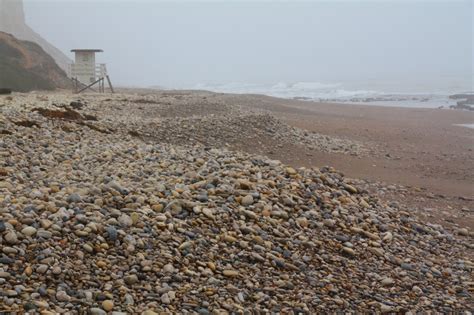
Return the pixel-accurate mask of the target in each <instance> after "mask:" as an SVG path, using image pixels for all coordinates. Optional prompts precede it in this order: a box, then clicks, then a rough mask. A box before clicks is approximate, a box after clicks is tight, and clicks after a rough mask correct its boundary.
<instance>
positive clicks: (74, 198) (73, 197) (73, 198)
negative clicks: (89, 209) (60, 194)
mask: <svg viewBox="0 0 474 315" xmlns="http://www.w3.org/2000/svg"><path fill="white" fill-rule="evenodd" d="M81 200H82V198H81V196H80V195H79V194H70V195H69V196H68V197H67V202H69V203H78V202H81Z"/></svg>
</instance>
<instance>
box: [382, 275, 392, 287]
mask: <svg viewBox="0 0 474 315" xmlns="http://www.w3.org/2000/svg"><path fill="white" fill-rule="evenodd" d="M380 283H381V284H382V285H383V286H391V285H392V284H394V281H393V279H392V278H388V277H386V278H383V279H382V281H380Z"/></svg>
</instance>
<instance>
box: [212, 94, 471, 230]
mask: <svg viewBox="0 0 474 315" xmlns="http://www.w3.org/2000/svg"><path fill="white" fill-rule="evenodd" d="M220 98H221V99H222V102H226V103H232V104H245V105H247V106H249V107H252V108H260V109H265V110H269V111H271V112H272V113H273V114H274V115H275V116H277V117H279V118H280V119H282V120H284V121H285V122H287V123H288V124H290V125H293V126H295V127H299V128H303V129H307V130H309V131H314V132H318V133H321V134H325V135H329V136H337V137H343V138H347V139H351V140H356V141H361V142H364V143H371V144H374V145H375V146H376V147H377V149H376V151H377V154H374V155H372V156H368V157H360V156H351V155H343V154H330V153H322V152H311V153H310V154H311V155H309V154H308V153H307V152H304V150H302V151H300V152H298V150H295V148H291V150H285V148H283V149H281V150H275V152H273V154H270V156H272V157H274V158H280V159H281V160H282V161H284V162H286V163H289V164H292V165H295V166H307V167H310V166H322V165H330V166H333V167H335V168H336V169H339V170H341V171H343V172H344V173H345V174H346V175H347V176H350V177H354V178H362V179H367V180H374V181H381V182H385V183H387V184H389V185H390V184H400V185H404V186H407V187H413V190H412V191H413V192H414V193H413V194H409V195H404V196H391V197H395V198H396V197H398V198H403V199H404V201H405V202H408V203H410V204H411V205H413V206H414V207H417V208H419V210H420V211H421V212H424V213H422V215H424V216H427V217H428V219H430V220H433V221H439V222H444V223H446V220H448V222H456V223H458V224H460V225H463V226H466V225H467V226H470V227H473V226H474V220H473V219H472V211H474V202H473V201H474V130H473V129H470V128H466V127H463V126H459V125H458V124H472V123H473V122H474V113H472V112H468V111H460V110H447V109H420V108H397V107H379V106H368V105H347V104H328V103H316V102H305V101H293V100H283V99H278V98H272V97H266V96H257V95H220ZM387 195H390V193H389V194H387Z"/></svg>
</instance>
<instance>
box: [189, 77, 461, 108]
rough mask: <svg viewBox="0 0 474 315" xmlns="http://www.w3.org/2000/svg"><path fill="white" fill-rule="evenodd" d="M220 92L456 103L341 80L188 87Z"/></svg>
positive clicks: (378, 102) (354, 101) (354, 100)
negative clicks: (353, 86)
mask: <svg viewBox="0 0 474 315" xmlns="http://www.w3.org/2000/svg"><path fill="white" fill-rule="evenodd" d="M187 88H191V89H197V90H208V91H212V92H219V93H235V94H263V95H268V96H274V97H280V98H286V99H295V98H296V99H305V100H311V101H325V102H346V103H351V104H366V105H367V104H368V105H377V106H397V107H419V108H438V107H443V108H449V106H450V105H453V104H455V102H453V100H449V98H448V96H449V94H443V93H426V94H421V93H419V94H417V93H403V92H401V93H384V92H381V91H375V90H359V89H347V88H346V87H344V86H343V84H341V83H322V82H294V83H288V82H279V83H276V84H249V83H237V82H234V83H227V84H198V85H196V86H193V87H187Z"/></svg>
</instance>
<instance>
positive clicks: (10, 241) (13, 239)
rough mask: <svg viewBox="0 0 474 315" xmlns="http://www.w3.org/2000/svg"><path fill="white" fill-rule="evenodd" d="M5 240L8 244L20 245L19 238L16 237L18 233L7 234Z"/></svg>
mask: <svg viewBox="0 0 474 315" xmlns="http://www.w3.org/2000/svg"><path fill="white" fill-rule="evenodd" d="M3 238H4V239H5V241H6V242H7V244H11V245H14V244H16V243H18V237H17V236H16V233H15V232H13V231H10V232H7V234H5V236H4V237H3Z"/></svg>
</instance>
